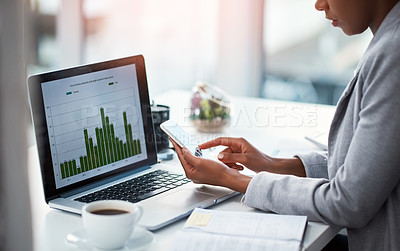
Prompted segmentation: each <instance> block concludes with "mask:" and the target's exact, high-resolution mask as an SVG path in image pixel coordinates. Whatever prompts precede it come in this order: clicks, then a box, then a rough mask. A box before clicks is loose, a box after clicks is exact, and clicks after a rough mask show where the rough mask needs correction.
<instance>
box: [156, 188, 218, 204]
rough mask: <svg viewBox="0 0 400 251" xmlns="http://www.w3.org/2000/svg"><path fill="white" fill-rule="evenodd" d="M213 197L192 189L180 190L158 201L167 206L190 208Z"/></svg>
mask: <svg viewBox="0 0 400 251" xmlns="http://www.w3.org/2000/svg"><path fill="white" fill-rule="evenodd" d="M214 196H215V195H213V194H209V193H203V192H199V191H196V190H193V189H182V190H179V191H176V192H175V193H172V194H170V195H167V196H165V197H163V198H161V199H159V200H158V201H159V202H161V203H163V204H166V205H169V206H178V207H190V206H193V205H195V204H197V203H200V202H202V201H205V200H207V199H210V198H212V197H214Z"/></svg>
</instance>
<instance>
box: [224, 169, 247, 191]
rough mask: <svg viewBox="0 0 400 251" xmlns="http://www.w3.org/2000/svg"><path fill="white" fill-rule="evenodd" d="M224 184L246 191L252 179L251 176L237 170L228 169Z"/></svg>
mask: <svg viewBox="0 0 400 251" xmlns="http://www.w3.org/2000/svg"><path fill="white" fill-rule="evenodd" d="M223 181H224V183H223V186H224V187H227V188H229V189H232V190H235V191H238V192H240V193H246V190H247V187H248V185H249V183H250V181H251V177H249V176H247V175H244V174H241V173H239V172H238V171H237V170H234V169H230V168H229V169H228V170H227V172H226V173H225V177H224V178H223Z"/></svg>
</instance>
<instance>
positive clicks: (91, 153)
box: [89, 137, 97, 169]
mask: <svg viewBox="0 0 400 251" xmlns="http://www.w3.org/2000/svg"><path fill="white" fill-rule="evenodd" d="M89 147H90V162H91V163H92V169H95V168H96V167H97V166H96V159H95V156H94V149H93V139H92V138H91V137H90V138H89Z"/></svg>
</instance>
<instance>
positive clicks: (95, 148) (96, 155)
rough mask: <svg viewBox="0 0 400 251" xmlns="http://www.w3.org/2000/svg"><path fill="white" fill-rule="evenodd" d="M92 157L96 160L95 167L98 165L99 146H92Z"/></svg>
mask: <svg viewBox="0 0 400 251" xmlns="http://www.w3.org/2000/svg"><path fill="white" fill-rule="evenodd" d="M94 158H95V161H96V167H100V166H101V165H100V156H99V148H98V147H97V146H94Z"/></svg>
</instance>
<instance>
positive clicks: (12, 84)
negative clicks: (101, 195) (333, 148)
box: [0, 0, 372, 251]
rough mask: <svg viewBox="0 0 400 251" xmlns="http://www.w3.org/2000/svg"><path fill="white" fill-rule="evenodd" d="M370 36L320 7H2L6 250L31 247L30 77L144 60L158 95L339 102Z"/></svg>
mask: <svg viewBox="0 0 400 251" xmlns="http://www.w3.org/2000/svg"><path fill="white" fill-rule="evenodd" d="M371 37H372V35H371V33H370V32H365V33H364V34H363V35H358V36H353V37H347V36H346V35H344V34H343V33H342V31H341V30H340V29H334V28H333V27H332V26H331V24H330V22H329V21H327V20H325V18H324V13H318V12H317V11H316V10H315V9H314V0H251V1H246V0H202V1H198V0H168V1H166V0H0V117H1V118H2V119H1V120H0V199H1V201H2V203H1V204H0V213H1V214H2V215H3V217H1V219H0V243H1V244H0V250H26V251H29V250H32V233H31V227H30V226H31V223H32V221H33V223H35V222H34V221H35V219H31V216H30V205H31V204H30V198H29V187H28V171H29V170H28V169H27V168H26V167H27V166H28V165H27V163H28V161H29V160H28V154H27V152H28V147H29V146H33V145H34V141H33V139H32V138H33V137H32V127H31V120H30V117H29V107H28V98H27V91H26V89H27V88H26V76H27V75H29V74H35V73H39V72H44V71H50V70H55V69H60V68H67V67H72V66H76V65H80V64H86V63H93V62H97V61H103V60H109V59H115V58H119V57H126V56H131V55H136V54H143V55H144V57H145V60H146V67H147V78H148V83H149V90H150V95H151V96H157V95H158V94H161V93H163V92H165V91H167V90H170V89H182V90H191V89H192V87H193V86H194V85H195V83H196V82H197V81H198V80H202V81H206V82H209V83H211V84H214V85H216V86H218V87H220V88H221V89H223V90H225V91H226V92H227V93H228V94H230V95H232V96H233V95H245V96H252V97H259V98H269V99H279V100H290V101H299V102H311V103H319V104H336V102H337V100H338V98H339V96H340V94H341V92H342V91H343V89H344V88H345V86H346V84H347V82H348V81H349V80H350V78H351V77H352V75H353V70H354V69H355V67H356V65H357V62H358V61H359V59H360V57H361V55H362V53H363V51H364V50H365V49H366V47H367V45H368V43H369V40H370V39H371ZM20 240H24V241H20Z"/></svg>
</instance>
